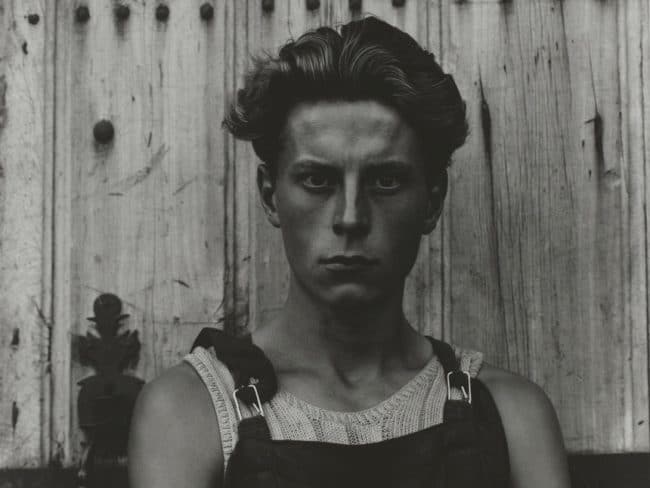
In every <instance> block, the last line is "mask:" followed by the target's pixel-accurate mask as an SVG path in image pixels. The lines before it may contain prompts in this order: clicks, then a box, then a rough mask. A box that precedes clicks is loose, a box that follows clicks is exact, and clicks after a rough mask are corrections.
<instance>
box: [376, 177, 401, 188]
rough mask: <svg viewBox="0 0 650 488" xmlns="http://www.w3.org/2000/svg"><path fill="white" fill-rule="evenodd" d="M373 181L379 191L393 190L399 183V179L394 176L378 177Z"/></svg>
mask: <svg viewBox="0 0 650 488" xmlns="http://www.w3.org/2000/svg"><path fill="white" fill-rule="evenodd" d="M375 181H376V182H377V187H378V188H379V189H380V190H395V189H397V188H398V187H399V186H400V183H401V179H400V178H399V177H398V176H395V175H386V176H378V177H377V179H376V180H375Z"/></svg>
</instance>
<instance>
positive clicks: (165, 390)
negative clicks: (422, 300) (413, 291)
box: [129, 17, 569, 488]
mask: <svg viewBox="0 0 650 488" xmlns="http://www.w3.org/2000/svg"><path fill="white" fill-rule="evenodd" d="M225 126H226V127H227V128H228V129H229V130H230V131H231V132H232V133H233V134H234V135H235V136H236V137H239V138H243V139H247V140H251V141H252V143H253V146H254V148H255V151H256V153H257V155H258V156H259V157H260V159H261V160H262V161H263V164H261V165H260V166H259V167H258V189H259V193H260V197H261V201H262V205H263V207H264V210H265V211H266V214H267V217H268V220H269V222H270V223H271V224H272V225H273V226H275V227H277V228H279V229H280V231H281V232H282V237H283V242H284V248H285V252H286V256H287V259H288V262H289V265H290V268H291V281H290V287H289V293H288V296H287V299H286V302H285V304H284V307H283V309H282V311H281V313H280V314H279V315H278V317H277V318H276V319H275V320H273V321H272V322H270V323H266V324H259V326H258V327H257V328H256V329H255V331H254V333H253V334H252V335H251V336H250V341H251V342H252V343H253V344H255V345H256V346H258V347H259V348H260V349H261V350H262V351H263V352H264V354H265V355H266V356H267V357H268V358H269V360H270V363H271V364H272V367H273V370H274V372H275V376H276V378H277V384H278V391H277V393H276V394H275V396H273V398H271V399H270V400H269V401H267V402H266V403H264V405H263V406H262V409H263V410H264V414H265V419H266V422H267V423H268V428H269V430H270V434H271V437H272V438H273V439H274V440H281V439H285V440H286V439H288V440H294V441H300V442H304V441H308V442H311V443H312V444H304V443H303V444H301V443H300V442H298V443H297V444H296V445H297V446H299V447H300V448H301V449H303V450H309V449H310V447H311V446H316V447H317V446H318V445H320V446H325V447H326V448H329V447H327V446H330V447H332V446H331V445H332V444H348V445H350V446H346V447H351V446H355V450H354V451H355V453H358V452H361V451H360V449H363V448H366V447H368V446H366V444H372V443H374V444H375V445H377V444H381V443H383V442H385V443H386V444H385V445H388V444H391V442H393V444H391V445H393V446H394V445H395V444H394V442H395V441H397V442H404V444H400V446H402V445H403V446H404V447H403V449H402V448H400V450H401V451H403V452H406V454H405V455H406V459H410V458H409V456H411V454H410V451H409V444H408V442H410V441H409V439H415V437H417V436H420V437H418V439H423V438H424V437H422V436H424V435H427V436H429V435H430V437H427V438H426V439H427V440H426V444H427V445H434V447H433V449H434V451H435V449H437V447H436V445H437V443H438V441H439V438H440V439H441V438H442V437H444V436H442V437H441V436H439V435H438V433H439V432H442V431H443V430H442V429H436V427H435V426H441V425H442V424H443V423H444V424H445V426H447V425H451V424H453V421H451V422H449V423H447V420H446V418H447V412H446V411H444V405H445V401H447V395H448V389H449V391H451V386H450V387H449V388H448V384H447V382H446V381H445V372H446V369H447V365H444V367H443V364H442V363H444V362H445V361H443V360H442V356H441V357H438V354H437V353H436V351H437V349H436V346H435V344H434V341H432V340H430V339H428V338H427V337H424V336H422V335H420V334H419V333H417V332H416V331H415V330H414V329H413V328H412V327H411V326H410V325H409V324H408V322H407V320H406V318H405V316H404V313H403V291H404V282H405V279H406V276H407V275H408V273H409V272H410V270H411V268H412V266H413V264H414V262H415V259H416V256H417V252H418V247H419V243H420V239H421V237H422V235H424V234H428V233H430V232H432V231H433V229H434V228H435V226H436V224H437V222H438V219H439V217H440V214H441V211H442V208H443V201H444V198H445V195H446V191H447V173H446V168H447V165H448V164H449V161H450V157H451V154H452V153H453V151H454V150H455V149H456V148H458V147H459V146H460V145H462V143H463V142H464V140H465V137H466V135H467V126H466V121H465V105H464V103H463V101H462V99H461V98H460V95H459V93H458V91H457V89H456V86H455V84H454V83H453V80H452V79H451V77H450V76H449V75H446V74H444V73H443V72H442V70H441V68H440V66H439V65H438V64H437V63H436V62H435V60H434V57H433V55H431V54H430V53H428V52H426V51H425V50H423V49H422V48H421V47H420V46H419V45H418V44H417V43H416V42H415V41H414V40H413V39H412V38H411V37H409V36H408V35H406V34H405V33H403V32H402V31H400V30H398V29H396V28H394V27H392V26H390V25H388V24H386V23H384V22H382V21H380V20H378V19H376V18H373V17H369V18H366V19H364V20H361V21H356V22H350V23H349V24H346V25H345V26H343V27H342V28H341V30H340V33H338V32H337V31H335V30H333V29H330V28H320V29H317V30H316V31H313V32H309V33H307V34H305V35H303V36H302V37H300V38H299V39H298V40H296V41H294V42H289V43H288V44H287V45H285V46H284V47H283V48H282V49H281V50H280V52H279V56H278V57H277V58H268V59H263V60H258V61H257V63H256V65H255V67H254V68H253V70H252V71H251V73H250V74H249V76H248V78H247V80H246V83H245V87H244V88H243V89H242V90H240V92H239V94H238V99H237V102H236V103H235V104H234V106H233V108H232V110H231V112H230V114H229V115H228V117H226V120H225ZM438 350H439V351H440V350H441V349H438ZM456 355H457V359H458V361H459V364H460V368H461V369H463V370H465V371H467V374H468V375H471V376H472V377H473V378H474V380H472V384H474V385H475V387H478V386H480V385H479V384H483V385H485V386H486V387H487V390H486V391H489V393H488V394H487V397H490V398H491V399H493V403H491V404H492V405H496V410H495V411H498V414H496V418H497V419H498V420H499V419H500V422H499V421H498V420H497V423H498V424H499V426H501V425H502V427H503V428H502V429H501V430H499V429H496V430H494V431H493V432H495V433H496V434H494V435H491V436H487V440H485V439H483V440H481V442H479V444H481V443H482V444H481V447H480V449H482V451H481V452H482V454H481V455H482V456H483V455H484V456H488V455H489V454H490V451H495V452H496V451H499V450H500V449H502V450H504V452H505V453H506V454H505V458H504V459H505V463H502V465H500V466H489V467H488V468H487V471H486V472H490V473H495V474H494V479H491V478H489V476H487V475H486V479H485V480H482V481H485V483H482V485H484V486H496V484H497V482H496V481H494V480H496V479H497V478H498V479H501V480H503V479H509V481H507V482H504V483H503V484H502V485H505V486H507V485H508V484H509V485H510V486H513V487H516V488H520V487H526V488H536V487H540V488H541V487H544V488H549V487H557V488H560V487H568V486H569V481H568V474H567V467H566V456H565V453H564V447H563V444H562V436H561V433H560V430H559V427H558V422H557V418H556V415H555V412H554V410H553V407H552V406H551V404H550V402H549V400H548V398H547V397H546V395H545V394H544V392H543V391H542V390H541V389H540V388H539V387H537V386H536V385H535V384H533V383H531V382H530V381H528V380H527V379H525V378H523V377H521V376H518V375H515V374H513V373H510V372H507V371H504V370H501V369H498V368H495V367H493V366H490V365H488V364H485V363H482V356H481V354H480V353H477V352H473V351H463V350H460V349H457V350H456ZM185 359H186V361H184V362H183V363H182V364H180V365H177V366H175V367H173V368H171V369H169V370H167V371H166V372H165V373H163V374H162V375H161V376H160V377H159V378H157V379H155V380H154V381H152V382H151V383H149V384H147V385H146V386H145V388H144V390H143V392H142V393H141V395H140V397H139V399H138V403H137V405H136V409H135V412H134V417H133V423H132V431H131V438H130V446H129V470H130V479H131V486H132V488H150V487H151V488H153V487H156V488H165V487H174V488H178V487H185V486H186V487H188V488H189V487H192V488H207V487H215V486H224V484H223V481H224V473H225V470H226V468H227V465H228V462H229V460H230V458H233V459H234V457H235V456H236V455H235V454H234V452H233V450H234V448H235V445H236V442H237V439H236V437H237V429H236V427H237V421H238V418H237V417H235V414H234V412H235V408H237V407H238V406H239V405H234V403H235V402H234V401H233V400H232V394H233V390H234V386H235V383H234V381H233V378H232V377H231V376H230V374H229V370H228V368H227V367H226V366H225V365H224V363H223V362H221V361H220V359H219V358H218V357H217V356H216V355H215V354H214V351H210V350H209V349H207V348H196V349H195V350H194V351H193V352H192V353H191V354H188V356H186V358H185ZM468 381H469V380H468ZM469 386H470V385H469V384H466V385H465V387H463V388H467V387H469ZM462 392H463V395H462V396H461V397H460V398H461V400H462V399H463V398H465V399H466V400H467V399H469V400H470V401H471V398H470V397H469V396H468V395H467V393H468V392H467V391H466V390H465V389H463V390H462ZM449 394H450V395H451V393H449ZM475 394H476V393H475ZM476 398H478V397H476ZM476 398H475V400H476ZM491 399H490V401H489V402H487V404H489V403H490V402H491V401H492V400H491ZM472 408H474V407H472ZM476 408H478V407H476ZM246 412H248V413H251V412H254V410H251V409H248V410H246ZM477 412H478V411H477ZM485 415H487V414H485ZM481 416H483V413H477V418H478V417H481ZM443 417H444V418H443ZM443 420H444V422H443ZM452 420H453V419H452ZM472 425H473V424H472ZM445 428H447V427H445ZM455 428H456V427H454V426H453V425H452V426H451V427H450V429H451V430H448V431H447V432H453V429H455ZM472 432H473V431H472ZM240 433H241V432H240ZM418 442H419V441H418ZM440 442H442V441H440ZM490 443H492V444H490ZM279 445H280V444H278V443H276V444H275V446H279ZM505 446H507V448H506V447H505ZM270 449H272V447H271V448H270ZM445 449H446V448H445ZM323 452H324V451H323ZM341 452H343V451H341ZM345 452H348V453H350V458H349V459H347V462H348V463H352V461H351V459H353V458H354V459H356V457H355V456H356V454H355V453H353V452H352V450H348V451H345ZM367 452H369V451H367ZM377 452H378V451H377ZM394 452H396V451H394ZM435 452H439V453H442V454H445V453H444V450H443V451H435ZM295 453H296V455H298V454H300V453H299V452H298V451H295ZM442 454H441V455H440V456H437V457H438V458H440V457H444V456H443V455H442ZM413 456H414V457H415V456H416V452H415V450H414V451H413ZM393 457H396V455H395V454H393ZM240 458H241V456H240ZM322 459H323V462H325V457H323V458H322ZM336 459H337V463H339V464H343V465H345V464H346V457H345V456H342V455H341V456H338V457H337V458H336ZM359 459H362V457H361V458H359ZM377 459H379V458H377ZM468 459H469V458H468ZM472 459H474V458H472ZM476 459H479V458H476ZM484 459H485V458H484ZM495 459H498V458H495ZM389 460H390V459H389ZM434 463H441V464H440V469H439V468H438V464H435V466H436V470H443V469H444V470H452V468H451V467H450V465H449V464H444V463H445V462H444V461H440V460H439V459H431V466H434ZM240 464H241V463H240ZM379 464H381V463H376V466H374V469H375V470H376V471H377V472H383V471H382V469H386V468H385V466H381V465H379ZM468 464H471V462H470V461H468ZM496 464H498V463H496ZM396 466H397V465H396ZM245 468H246V465H245V463H244V468H241V469H243V470H244V471H245ZM457 468H458V466H457ZM465 468H467V470H468V472H469V471H471V472H483V471H480V469H484V470H485V469H486V468H485V466H484V467H483V468H480V467H477V466H469V465H468V466H464V465H463V463H461V467H460V468H458V469H459V470H461V471H462V470H463V469H465ZM251 469H252V461H251ZM278 469H283V468H282V467H281V468H278ZM346 469H347V468H346ZM349 469H350V470H353V469H354V467H349ZM389 469H393V468H389ZM394 469H401V468H399V467H396V468H394ZM411 469H414V468H408V469H407V468H404V472H403V473H399V472H398V473H393V474H390V476H394V479H395V480H396V481H395V482H394V483H393V484H392V486H438V485H436V484H435V483H433V478H435V477H436V476H437V474H436V473H435V472H432V473H430V474H427V475H426V476H431V477H432V483H431V484H428V485H427V484H426V483H423V484H403V483H402V480H407V479H411V478H409V476H411V475H413V476H414V477H413V478H412V479H418V480H426V478H425V477H424V475H422V476H420V477H419V478H418V476H419V475H418V474H417V473H415V474H414V473H411V472H410V470H411ZM418 469H419V468H418ZM424 469H425V468H422V470H423V472H424ZM454 469H455V468H454ZM490 469H491V470H492V471H490ZM415 470H416V471H417V469H415ZM476 470H479V471H476ZM499 470H501V471H503V470H505V471H506V473H505V475H504V476H502V475H503V473H501V474H499ZM434 471H435V470H434ZM350 472H352V471H350ZM386 473H390V471H387V472H386ZM371 474H372V473H369V476H371ZM452 474H453V473H452ZM319 475H320V476H327V473H324V472H323V473H320V474H319ZM355 476H356V474H355ZM446 476H447V475H446ZM490 476H492V475H490ZM233 479H234V477H233ZM369 479H370V478H369ZM436 479H437V478H436ZM447 479H450V478H447ZM458 479H461V480H462V479H463V478H462V476H460V477H459V478H458ZM466 479H469V477H466ZM258 481H259V480H258ZM315 482H316V480H314V483H315ZM226 483H229V481H227V480H226ZM232 483H233V484H232V486H248V485H246V484H245V483H244V482H241V483H240V484H237V483H236V482H232ZM260 483H261V482H260ZM273 483H277V486H288V485H284V484H283V483H282V482H281V481H278V479H275V480H274V481H273ZM404 483H406V481H404ZM414 483H415V482H414ZM468 483H471V482H468ZM325 485H327V483H325V484H323V486H325ZM229 486H230V485H229ZM250 486H271V485H264V484H259V485H258V484H254V485H252V484H251V485H250ZM273 486H276V485H275V484H273ZM291 486H303V485H291ZM314 486H321V485H317V484H314ZM449 486H459V487H460V486H469V484H467V483H465V482H462V481H459V482H458V483H456V484H450V485H449Z"/></svg>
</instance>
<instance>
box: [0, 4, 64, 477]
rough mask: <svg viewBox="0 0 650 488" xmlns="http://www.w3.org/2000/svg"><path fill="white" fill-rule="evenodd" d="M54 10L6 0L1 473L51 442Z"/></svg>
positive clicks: (0, 131)
mask: <svg viewBox="0 0 650 488" xmlns="http://www.w3.org/2000/svg"><path fill="white" fill-rule="evenodd" d="M50 12H51V7H50V6H49V5H48V3H47V2H43V1H36V0H29V1H22V2H18V1H12V0H0V330H2V335H1V336H0V411H2V416H1V418H2V421H0V466H25V467H28V466H39V465H42V463H43V462H45V460H46V458H47V447H48V443H49V442H48V437H49V414H50V412H49V401H48V391H49V382H48V381H49V363H48V359H49V358H48V339H49V334H50V326H51V321H50V312H49V291H50V290H49V275H50V272H49V269H48V254H49V228H48V227H47V226H46V225H45V224H46V222H47V210H46V208H45V205H44V202H48V201H49V199H50V198H51V192H50V191H49V188H48V181H50V180H51V175H50V174H49V168H50V167H51V162H52V157H51V138H50V134H51V130H52V124H51V120H50V118H49V116H50V115H51V110H52V100H51V91H50V87H51V86H52V73H51V68H52V63H51V55H52V51H51V46H52V35H53V33H52V26H53V22H52V21H51V17H48V14H49V13H50ZM30 15H31V16H32V17H31V18H30V17H29V16H30ZM35 16H38V21H37V20H36V17H35ZM30 19H31V21H30Z"/></svg>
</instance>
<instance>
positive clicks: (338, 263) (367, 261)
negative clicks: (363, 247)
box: [321, 254, 379, 269]
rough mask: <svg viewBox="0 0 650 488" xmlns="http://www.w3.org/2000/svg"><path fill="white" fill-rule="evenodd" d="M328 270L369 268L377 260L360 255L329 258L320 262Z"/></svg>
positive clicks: (341, 255) (340, 255)
mask: <svg viewBox="0 0 650 488" xmlns="http://www.w3.org/2000/svg"><path fill="white" fill-rule="evenodd" d="M321 262H322V263H323V264H325V265H326V266H327V267H328V268H331V269H348V268H360V267H365V266H371V265H373V264H377V263H378V262H379V260H378V259H373V258H369V257H367V256H363V255H360V254H354V255H352V254H351V255H343V254H339V255H336V256H330V257H328V258H324V259H322V260H321Z"/></svg>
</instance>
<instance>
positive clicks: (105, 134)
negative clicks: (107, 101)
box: [93, 120, 115, 144]
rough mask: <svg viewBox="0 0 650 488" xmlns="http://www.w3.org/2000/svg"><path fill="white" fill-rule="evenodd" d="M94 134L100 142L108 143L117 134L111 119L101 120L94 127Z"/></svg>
mask: <svg viewBox="0 0 650 488" xmlns="http://www.w3.org/2000/svg"><path fill="white" fill-rule="evenodd" d="M93 136H95V140H96V141H97V142H98V143H100V144H108V143H109V142H111V141H112V140H113V137H114V136H115V129H114V128H113V124H112V123H111V122H110V121H109V120H100V121H99V122H97V123H96V124H95V127H93Z"/></svg>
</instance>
